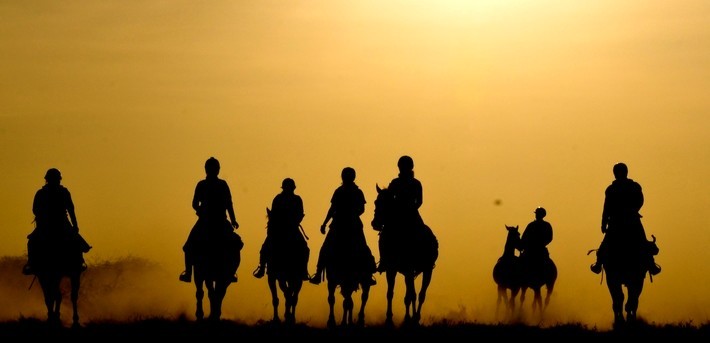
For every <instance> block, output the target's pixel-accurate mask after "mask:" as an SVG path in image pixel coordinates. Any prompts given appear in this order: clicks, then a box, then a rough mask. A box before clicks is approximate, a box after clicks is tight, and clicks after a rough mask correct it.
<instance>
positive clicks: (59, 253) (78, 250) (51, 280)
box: [33, 234, 90, 327]
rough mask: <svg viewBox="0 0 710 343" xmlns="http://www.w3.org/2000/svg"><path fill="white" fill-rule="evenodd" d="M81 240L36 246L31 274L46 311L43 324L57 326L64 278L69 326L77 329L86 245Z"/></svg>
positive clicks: (56, 239)
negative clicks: (69, 316) (45, 320)
mask: <svg viewBox="0 0 710 343" xmlns="http://www.w3.org/2000/svg"><path fill="white" fill-rule="evenodd" d="M80 243H83V244H86V242H85V241H83V238H81V236H79V235H78V234H76V235H71V236H67V237H63V236H62V237H54V238H43V239H41V241H39V242H38V243H35V244H37V245H36V252H35V253H34V256H35V258H34V262H33V271H34V274H35V276H36V278H37V280H38V281H39V284H40V287H41V288H42V293H43V295H44V303H45V305H46V307H47V322H49V323H50V324H53V325H60V324H61V319H60V308H61V305H62V298H63V294H62V293H63V289H62V280H63V279H64V278H68V279H69V281H70V285H71V290H70V299H71V303H72V310H73V314H72V326H74V327H78V326H80V325H81V324H80V322H79V305H78V302H79V287H80V285H81V273H82V272H83V271H84V269H85V264H84V258H83V256H82V255H83V253H84V252H88V249H90V247H88V245H85V246H81V245H80Z"/></svg>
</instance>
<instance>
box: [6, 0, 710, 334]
mask: <svg viewBox="0 0 710 343" xmlns="http://www.w3.org/2000/svg"><path fill="white" fill-rule="evenodd" d="M0 17H2V20H0V42H2V44H0V161H2V163H0V176H2V177H0V218H1V219H0V225H1V227H2V229H0V256H17V255H22V254H24V253H25V251H26V250H25V247H26V245H25V244H26V235H27V234H28V233H29V232H30V231H31V230H32V219H33V218H32V212H31V204H32V198H33V196H34V193H35V191H36V190H37V189H39V188H40V187H41V186H42V185H43V183H44V180H43V176H44V173H45V171H46V170H47V169H48V168H51V167H56V168H59V169H60V170H61V171H62V173H63V177H64V179H63V184H64V185H65V186H67V187H68V188H69V190H70V191H71V192H72V195H73V198H74V202H75V205H76V208H77V216H78V221H79V226H80V228H81V231H82V233H83V234H84V236H85V237H86V239H87V240H89V241H90V242H91V243H92V245H93V246H94V249H93V250H92V251H91V252H90V253H89V254H87V259H88V260H89V263H90V264H91V263H94V264H97V263H100V262H101V261H111V260H116V259H121V258H125V257H126V256H140V257H144V258H147V259H149V260H151V261H155V262H156V263H158V264H159V265H161V266H162V268H163V269H164V270H165V271H166V272H165V275H166V277H167V278H169V281H168V282H165V283H164V284H163V283H161V287H160V289H151V288H148V287H145V286H143V287H144V288H145V289H144V290H143V292H144V293H148V294H151V292H153V291H154V292H155V294H156V297H159V296H166V294H169V295H170V296H171V297H170V298H169V299H167V300H168V301H166V303H169V305H168V304H166V305H164V307H163V309H164V313H165V315H172V314H174V313H176V312H180V311H183V312H186V313H188V315H191V313H192V312H193V311H194V287H192V286H190V285H187V284H184V283H180V282H178V280H177V276H178V274H179V273H180V271H181V270H182V268H183V266H182V251H181V247H182V244H183V242H184V240H185V238H186V237H187V233H188V231H189V229H190V227H191V226H192V224H193V223H194V221H195V219H196V217H195V214H194V211H193V210H192V208H191V206H190V205H191V200H192V192H193V191H194V187H195V185H196V183H197V182H198V181H199V180H200V179H202V178H203V177H204V169H203V165H204V161H205V160H206V159H207V158H209V157H210V156H214V157H216V158H218V159H219V160H220V161H221V164H222V171H221V174H220V176H221V177H222V178H224V179H225V180H227V182H228V183H229V184H230V187H231V188H232V193H233V200H234V202H235V209H236V213H237V218H238V220H239V223H240V225H241V227H240V228H239V230H238V232H239V233H240V234H241V236H242V238H243V239H244V241H245V244H246V245H245V248H244V250H243V251H242V265H241V268H240V270H239V277H240V281H239V282H238V283H237V284H235V285H232V286H231V287H230V289H229V291H228V294H227V299H226V300H225V309H224V313H225V317H226V318H231V319H235V320H240V321H245V322H256V321H258V320H267V319H269V318H270V316H271V300H270V296H269V293H268V287H267V285H266V281H265V280H264V279H261V280H259V279H255V278H253V277H252V276H251V272H252V270H253V269H254V268H255V267H256V265H257V262H258V251H259V248H260V245H261V243H262V240H263V238H264V234H265V231H264V226H265V224H266V221H265V208H266V207H267V206H270V204H271V200H272V198H273V197H274V195H276V194H277V193H278V192H279V191H280V183H281V180H282V179H283V178H285V177H291V178H293V179H294V180H295V181H296V184H297V189H296V193H298V194H299V195H301V196H302V198H303V200H304V205H305V211H306V217H305V219H304V222H303V225H304V228H305V229H306V232H307V233H308V235H309V237H310V240H309V245H310V247H311V262H310V266H311V269H312V271H314V270H315V261H316V257H317V252H318V249H319V248H320V246H321V244H322V241H323V236H322V235H321V234H320V233H319V232H318V228H319V226H320V223H321V222H322V221H323V218H324V217H325V215H326V212H327V209H328V206H329V200H330V197H331V195H332V192H333V191H334V190H335V188H336V187H337V186H338V185H339V183H340V170H341V169H342V168H343V167H345V166H351V167H353V168H355V169H356V170H357V173H358V174H357V179H356V182H357V183H358V184H359V185H360V187H361V188H362V189H363V191H364V193H365V197H366V199H367V201H368V204H367V205H366V212H365V214H364V215H363V217H362V219H363V221H364V222H365V223H366V224H367V223H369V222H370V220H371V219H372V211H373V206H374V205H373V202H374V198H375V195H376V191H375V185H376V184H380V185H386V184H388V183H389V181H390V180H391V179H392V178H394V177H395V176H396V174H397V168H396V162H397V158H398V157H399V156H401V155H404V154H407V155H410V156H412V157H413V158H414V162H415V173H416V176H417V178H418V179H419V180H420V181H421V182H422V183H423V186H424V205H423V206H422V208H421V212H422V215H423V217H424V219H425V221H426V222H427V223H428V224H429V225H430V226H431V227H432V228H433V230H434V232H435V233H436V234H437V236H438V238H439V241H440V258H439V261H438V263H437V266H436V269H435V271H434V277H433V281H432V284H431V286H430V288H429V292H428V295H427V300H426V303H425V304H424V310H423V317H424V318H423V319H424V321H425V322H427V321H435V320H438V319H440V318H450V319H452V320H466V321H477V322H493V321H494V310H495V298H496V290H495V284H494V282H493V279H492V276H491V272H492V268H493V265H494V263H495V261H496V259H497V258H498V257H499V256H500V254H501V253H502V249H503V243H504V240H505V225H506V224H507V225H520V226H521V229H522V228H523V227H524V226H525V225H526V224H527V223H528V222H530V221H531V220H533V219H534V216H533V213H532V212H533V210H534V209H535V207H537V206H544V207H545V208H546V209H547V211H548V216H547V217H546V219H547V220H548V221H549V222H550V223H551V224H552V225H553V228H554V240H553V242H552V243H551V244H550V246H549V249H550V252H551V255H552V258H553V259H554V260H555V261H556V263H557V266H558V269H559V278H558V280H557V285H556V287H555V293H554V295H553V298H552V302H551V307H550V313H551V314H550V315H549V317H548V319H547V320H548V322H547V323H555V322H581V323H584V324H587V325H589V326H597V327H608V326H609V325H610V324H611V320H612V316H611V301H610V297H609V293H608V291H607V289H606V286H605V285H604V284H602V283H600V277H599V276H598V275H595V274H592V273H591V272H590V271H589V265H590V264H591V263H592V262H593V258H592V257H591V256H587V255H586V253H587V250H589V249H592V248H596V246H597V245H598V243H599V241H600V240H601V238H602V235H601V232H600V229H599V226H600V221H601V219H600V217H601V206H602V202H603V192H604V188H605V187H606V186H607V185H608V184H609V183H610V182H611V181H612V179H613V175H612V172H611V169H612V166H613V164H614V163H616V162H618V161H624V162H626V163H627V164H628V166H629V177H630V178H632V179H635V180H637V181H638V182H640V183H641V185H642V186H643V188H644V192H645V196H646V205H645V206H644V208H643V209H642V214H643V215H644V219H643V220H644V224H645V226H646V230H647V233H648V235H649V236H650V235H651V234H653V235H655V236H656V237H657V238H658V244H659V246H660V249H661V252H660V254H659V255H658V256H657V262H658V263H659V264H661V265H662V267H663V272H662V273H661V274H660V275H658V276H657V277H656V278H654V281H653V283H651V282H649V280H648V279H647V280H646V287H645V289H644V292H643V294H642V296H641V301H640V307H639V315H640V316H641V317H643V318H645V319H646V320H648V321H652V322H658V323H676V322H688V321H690V322H694V323H703V322H706V321H708V318H709V317H710V313H708V310H707V309H708V308H710V295H709V294H708V292H707V290H708V287H707V285H708V284H710V264H708V263H706V262H705V261H707V260H708V258H710V252H709V251H710V250H709V249H708V246H710V230H708V227H709V226H710V215H709V214H708V213H709V212H708V211H707V209H706V207H707V206H708V205H709V204H710V202H709V201H708V194H710V187H709V186H708V182H707V177H708V175H710V150H708V147H709V146H710V138H709V137H710V135H708V133H707V132H706V131H707V130H708V129H710V115H708V114H709V113H710V112H709V111H710V100H709V99H710V97H708V94H709V93H710V81H709V80H710V25H708V20H709V19H710V3H708V2H707V1H704V0H697V1H691V0H687V1H686V0H683V1H646V0H644V1H612V0H605V1H598V0H594V1H591V0H590V1H586V0H585V1H547V0H542V1H540V0H536V1H500V0H491V1H477V0H473V1H463V0H462V1H449V0H437V1H375V0H368V1H344V0H343V1H341V0H323V1H210V2H208V3H203V2H194V1H137V2H136V1H100V2H96V1H72V2H59V3H58V2H54V1H31V2H25V1H0ZM496 200H500V201H501V203H500V204H499V205H496ZM365 231H366V237H367V239H368V242H369V244H370V246H371V248H372V249H373V252H374V253H375V255H376V257H378V256H379V253H378V251H377V235H376V232H375V231H373V230H371V228H370V227H369V225H366V227H365ZM18 272H19V271H18ZM173 281H174V282H173ZM378 282H379V283H378V285H376V286H375V287H374V288H373V289H372V292H371V295H370V303H369V304H368V308H367V313H368V316H369V317H370V318H373V320H376V318H382V317H383V316H384V311H385V309H384V304H385V290H386V288H385V280H384V277H383V276H378ZM398 283H399V285H398V290H397V293H396V294H395V320H398V319H399V318H401V316H402V314H403V304H402V301H401V299H402V297H403V292H402V290H401V288H399V287H401V283H402V279H401V277H399V278H398ZM163 285H167V288H168V289H166V288H165V287H163ZM85 287H87V286H85ZM156 288H157V287H156ZM301 294H302V299H301V301H300V302H299V305H298V306H299V309H298V310H297V311H298V313H297V320H299V321H303V322H307V323H310V324H312V325H322V324H324V323H325V320H326V319H327V302H326V294H327V291H326V287H325V285H321V286H313V285H310V284H307V285H305V286H304V289H303V291H302V293H301ZM528 296H529V298H528V299H531V298H530V295H528ZM528 301H529V300H528ZM357 303H359V301H358V302H357ZM338 304H339V303H338ZM123 306H124V307H127V308H129V310H130V302H129V303H125V302H124V304H123ZM139 307H140V306H138V305H137V307H136V308H139ZM5 308H6V310H3V311H4V312H2V313H0V314H1V317H3V318H4V319H8V318H9V319H15V318H17V314H18V313H20V312H22V311H23V309H15V308H12V307H11V306H10V308H9V309H7V306H5ZM25 312H26V311H25ZM38 313H40V314H41V313H42V312H38ZM85 320H91V318H85Z"/></svg>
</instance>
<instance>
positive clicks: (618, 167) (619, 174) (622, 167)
mask: <svg viewBox="0 0 710 343" xmlns="http://www.w3.org/2000/svg"><path fill="white" fill-rule="evenodd" d="M627 175H629V168H628V167H627V166H626V164H624V163H623V162H619V163H617V164H615V165H614V177H615V178H616V179H617V180H621V179H625V178H626V177H627Z"/></svg>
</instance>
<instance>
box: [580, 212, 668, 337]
mask: <svg viewBox="0 0 710 343" xmlns="http://www.w3.org/2000/svg"><path fill="white" fill-rule="evenodd" d="M629 225H634V224H629ZM621 229H625V228H623V227H622V228H621ZM621 232H623V231H621ZM606 234H607V235H609V234H612V232H607V233H606ZM652 237H653V240H652V241H639V239H638V238H636V237H631V235H623V234H618V235H613V236H608V237H607V238H608V245H607V256H606V259H605V262H604V264H603V269H604V271H605V272H606V284H607V288H608V289H609V293H610V295H611V301H612V304H611V307H612V311H613V313H614V326H616V327H618V326H620V325H623V324H624V323H626V322H628V323H634V322H635V321H636V319H637V317H636V314H637V310H638V306H639V297H640V296H641V291H643V286H644V280H645V278H646V273H647V272H648V271H649V266H650V265H649V258H650V256H651V255H655V254H658V246H657V245H656V237H655V236H652ZM592 251H594V250H590V252H592ZM624 286H625V287H626V291H627V299H626V303H624V291H623V287H624ZM624 311H625V312H626V318H625V319H624Z"/></svg>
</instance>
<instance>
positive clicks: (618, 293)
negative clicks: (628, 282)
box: [606, 273, 624, 326]
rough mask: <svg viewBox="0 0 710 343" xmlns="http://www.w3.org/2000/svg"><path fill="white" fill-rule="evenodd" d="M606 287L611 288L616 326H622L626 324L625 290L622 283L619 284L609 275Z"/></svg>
mask: <svg viewBox="0 0 710 343" xmlns="http://www.w3.org/2000/svg"><path fill="white" fill-rule="evenodd" d="M606 285H607V288H609V294H610V295H611V309H612V311H613V312H614V326H618V325H622V324H623V323H624V313H623V306H624V290H623V289H622V288H621V283H618V282H616V281H615V280H613V279H612V278H610V277H609V273H607V278H606Z"/></svg>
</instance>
